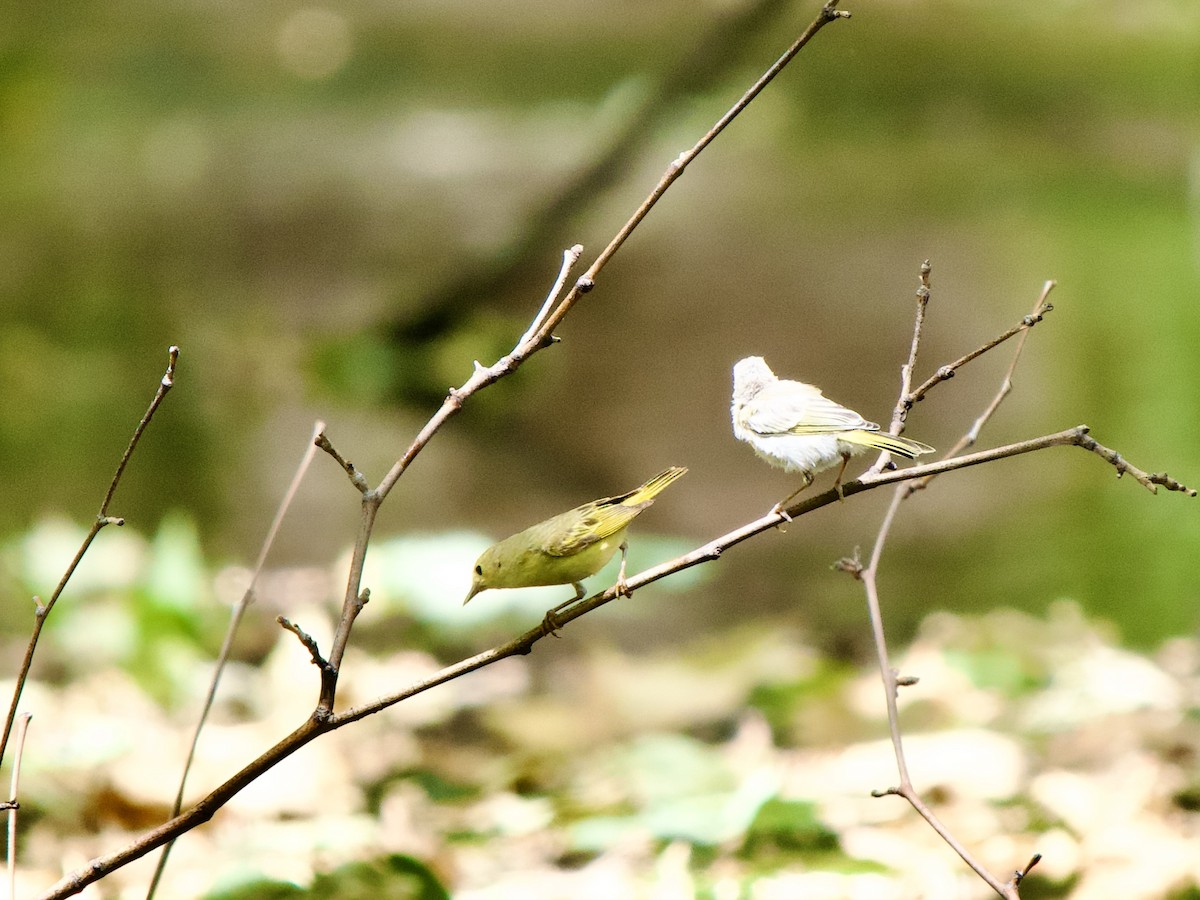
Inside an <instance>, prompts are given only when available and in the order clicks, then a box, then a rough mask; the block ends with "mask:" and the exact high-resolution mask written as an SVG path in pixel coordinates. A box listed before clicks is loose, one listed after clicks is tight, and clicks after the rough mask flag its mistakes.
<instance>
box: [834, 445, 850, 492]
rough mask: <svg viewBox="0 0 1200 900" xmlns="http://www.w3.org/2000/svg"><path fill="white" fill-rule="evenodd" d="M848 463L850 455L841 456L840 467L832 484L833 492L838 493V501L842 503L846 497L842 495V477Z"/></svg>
mask: <svg viewBox="0 0 1200 900" xmlns="http://www.w3.org/2000/svg"><path fill="white" fill-rule="evenodd" d="M849 462H850V454H849V453H843V454H842V467H841V468H840V469H838V474H837V479H836V480H835V481H834V482H833V487H834V490H836V491H837V492H838V501H839V502H841V503H844V502H845V501H846V495H845V494H843V493H842V476H843V475H845V474H846V464H847V463H849Z"/></svg>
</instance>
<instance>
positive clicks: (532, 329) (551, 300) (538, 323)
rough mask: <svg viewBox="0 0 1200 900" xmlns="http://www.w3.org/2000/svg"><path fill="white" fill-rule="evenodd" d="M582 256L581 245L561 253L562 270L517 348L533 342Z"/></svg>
mask: <svg viewBox="0 0 1200 900" xmlns="http://www.w3.org/2000/svg"><path fill="white" fill-rule="evenodd" d="M582 255H583V244H576V245H575V246H574V247H571V248H570V249H569V250H564V251H563V262H562V268H561V269H559V271H558V278H557V279H556V280H555V282H554V285H553V286H552V287H551V288H550V293H548V294H547V295H546V300H545V302H544V303H543V304H542V308H541V309H539V310H538V314H537V315H536V316H534V317H533V321H532V322H530V323H529V327H528V328H527V329H526V330H525V333H524V334H523V335H521V339H520V340H519V341H517V346H520V345H522V344H527V343H529V342H530V341H532V340H533V336H534V335H535V334H537V333H538V331H540V330H541V327H542V325H543V324H544V323H545V321H546V318H547V317H548V316H549V315H550V311H551V310H552V309H554V305H555V304H556V303H557V302H558V295H559V294H561V293H562V290H563V288H564V287H566V284H567V276H568V275H570V274H571V269H573V268H574V267H575V263H577V262H579V257H580V256H582Z"/></svg>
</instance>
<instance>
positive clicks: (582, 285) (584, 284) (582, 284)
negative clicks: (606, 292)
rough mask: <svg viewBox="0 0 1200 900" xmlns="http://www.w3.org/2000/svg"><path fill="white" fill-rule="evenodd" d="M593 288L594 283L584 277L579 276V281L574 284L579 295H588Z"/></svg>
mask: <svg viewBox="0 0 1200 900" xmlns="http://www.w3.org/2000/svg"><path fill="white" fill-rule="evenodd" d="M595 286H596V282H594V281H593V280H592V279H590V278H588V277H587V276H586V275H580V276H579V280H578V281H576V282H575V288H576V290H578V291H579V293H581V294H586V293H588V292H589V291H590V290H591V289H592V288H594V287H595Z"/></svg>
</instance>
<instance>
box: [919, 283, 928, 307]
mask: <svg viewBox="0 0 1200 900" xmlns="http://www.w3.org/2000/svg"><path fill="white" fill-rule="evenodd" d="M929 296H930V293H929V288H927V287H925V285H921V286H920V287H919V288H917V299H918V300H920V301H921V302H922V303H928V302H929Z"/></svg>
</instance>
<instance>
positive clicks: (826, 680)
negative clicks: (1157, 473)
mask: <svg viewBox="0 0 1200 900" xmlns="http://www.w3.org/2000/svg"><path fill="white" fill-rule="evenodd" d="M312 615H314V616H315V615H316V612H315V611H312ZM266 633H269V632H264V634H266ZM582 636H583V632H580V631H575V632H573V631H572V630H571V629H568V630H567V631H566V632H565V633H564V635H563V638H562V644H558V643H556V644H555V645H554V650H553V651H552V652H551V653H550V654H549V655H546V656H542V657H539V651H540V650H541V647H539V648H538V651H535V653H534V655H533V657H531V658H530V659H522V660H508V661H505V662H504V663H502V664H500V665H497V666H495V667H492V668H489V669H485V670H482V671H479V672H476V673H474V674H472V675H469V676H467V677H466V678H462V679H459V680H458V681H455V682H452V683H451V684H449V685H447V686H445V687H443V688H440V689H436V690H434V691H431V692H429V693H428V694H425V695H421V696H419V697H417V698H415V699H414V700H412V701H409V702H408V703H406V704H402V705H401V706H400V707H397V708H394V709H392V710H390V711H388V712H385V713H383V714H381V715H376V716H374V717H372V718H370V719H367V720H364V721H362V722H360V723H358V724H356V725H354V726H351V727H348V728H345V729H343V730H341V731H339V732H337V733H335V734H333V735H330V736H327V737H326V738H323V739H320V740H318V741H316V742H315V743H314V744H312V745H310V746H309V747H307V748H305V749H304V750H303V751H301V752H300V753H299V754H298V755H297V756H295V757H293V758H291V759H289V760H287V761H286V762H284V763H283V764H282V765H280V766H279V767H278V768H277V769H275V770H274V771H273V772H271V773H270V774H269V775H268V776H267V777H265V778H263V779H261V780H260V781H259V782H257V783H255V784H253V785H252V786H251V787H250V788H248V789H247V790H246V791H244V792H243V793H242V794H241V795H239V797H238V798H236V799H235V801H234V802H233V803H231V804H230V805H229V806H228V807H227V808H226V809H224V810H222V811H221V812H219V813H218V814H217V816H216V818H215V819H214V820H213V821H212V822H211V823H210V824H208V825H206V826H204V827H202V828H200V829H199V830H197V831H194V832H192V833H190V834H188V835H186V836H185V837H184V838H182V839H181V840H180V841H179V843H178V844H177V846H176V847H175V849H174V851H173V854H172V857H171V861H170V865H169V867H168V868H167V871H166V876H165V879H164V882H163V886H162V888H161V889H160V893H159V896H160V897H198V896H208V897H223V898H235V897H236V898H243V897H244V898H250V897H254V898H262V897H290V896H320V897H373V896H387V897H422V898H435V897H438V896H445V895H447V894H451V895H453V896H454V897H456V898H462V900H491V898H509V897H526V898H575V900H580V898H583V900H586V898H593V897H595V898H601V897H604V898H613V897H631V898H636V897H646V898H667V900H670V898H690V897H711V898H714V900H724V898H729V900H733V898H743V897H745V898H763V900H766V898H777V897H778V898H782V897H804V898H897V900H900V898H904V900H911V898H940V900H948V898H975V897H986V896H989V891H988V890H987V889H986V887H985V886H984V885H983V884H982V882H980V881H979V880H978V879H977V878H975V876H973V875H972V874H971V873H970V872H969V871H968V870H967V869H966V867H965V866H964V865H963V864H962V863H961V861H959V860H958V858H957V857H956V856H955V855H954V854H953V853H952V852H951V851H950V849H949V848H948V847H947V846H946V845H945V844H943V843H942V842H941V841H940V840H939V839H938V838H937V836H936V835H935V834H934V833H933V832H932V830H931V829H930V828H929V827H928V826H927V825H925V823H924V822H923V821H922V820H921V819H920V818H919V817H918V816H917V815H916V813H915V812H914V811H913V810H912V809H911V808H910V807H909V806H908V805H907V804H906V803H905V802H904V801H902V800H901V799H899V798H896V797H891V796H889V797H882V798H873V797H872V796H871V791H872V790H878V789H885V788H887V787H889V786H890V785H893V784H895V783H896V781H897V778H896V769H895V763H894V758H893V755H892V749H891V746H890V743H889V741H888V740H887V736H886V719H885V714H884V704H883V697H882V694H881V688H880V682H879V677H878V674H877V672H875V671H873V670H872V669H871V668H870V667H869V666H853V665H848V664H845V663H842V662H837V661H834V660H830V659H828V658H826V657H824V656H823V655H822V653H821V651H820V650H819V649H818V648H815V647H812V646H809V645H807V644H806V642H805V641H804V639H803V637H802V636H800V635H797V634H791V633H788V632H787V631H786V630H781V629H779V628H768V627H766V626H761V627H760V626H755V625H753V624H747V625H746V626H745V627H744V628H742V629H740V630H739V631H738V632H736V633H731V634H724V635H720V636H716V637H708V638H705V639H703V640H698V641H696V642H694V643H693V644H691V645H689V646H687V647H684V648H682V649H681V648H678V647H676V648H674V649H672V650H671V651H670V652H666V651H664V652H661V653H658V654H654V653H650V654H646V653H642V654H638V655H634V654H631V653H628V652H625V651H623V650H622V649H621V648H620V647H618V646H615V645H614V642H612V641H606V642H605V643H604V645H602V646H601V645H597V644H596V643H594V642H591V641H586V640H583V639H582ZM567 645H571V646H570V652H557V651H558V650H559V648H562V647H564V646H567ZM177 656H178V658H179V667H178V669H177V671H175V672H174V673H173V675H172V676H171V677H173V678H175V679H177V680H178V681H179V682H180V683H183V684H187V685H189V686H190V687H189V688H188V690H187V692H188V693H191V694H194V696H195V697H197V698H198V697H201V696H202V695H203V691H204V684H205V679H206V678H207V677H208V676H209V673H210V670H211V664H210V663H208V662H206V661H204V660H201V659H199V658H198V657H197V656H196V655H194V654H192V653H189V652H184V651H183V650H180V652H179V653H178V654H177ZM895 662H896V663H897V665H898V666H899V668H900V670H901V671H902V672H903V673H904V674H906V675H914V676H918V677H919V678H920V681H919V683H918V684H916V685H915V686H913V687H909V688H906V689H904V690H903V692H902V695H901V711H902V720H903V723H904V728H905V736H906V742H905V745H906V750H907V754H908V759H909V765H910V768H911V771H912V776H913V781H914V783H915V785H916V786H917V788H918V790H919V791H920V792H922V794H923V796H924V797H925V798H926V799H927V800H928V801H929V802H930V803H931V805H933V806H934V808H935V809H936V811H937V814H938V815H939V816H941V817H942V819H943V820H944V822H945V823H946V824H947V825H948V827H949V828H950V830H951V831H952V832H953V833H954V834H955V835H956V836H957V837H958V838H959V839H960V840H961V841H962V842H963V843H964V844H965V845H966V846H968V847H969V848H970V849H971V850H972V851H973V852H975V853H976V854H977V855H978V856H979V857H980V858H981V859H982V860H983V862H984V863H985V864H986V865H987V866H989V867H990V869H991V870H992V871H993V872H994V873H997V874H999V875H1001V876H1002V877H1003V878H1007V877H1008V875H1009V874H1011V871H1012V870H1014V869H1016V868H1019V867H1022V866H1024V865H1025V864H1026V862H1027V861H1028V860H1029V858H1030V857H1031V855H1032V854H1034V853H1035V852H1040V853H1042V854H1043V859H1042V862H1041V863H1040V864H1039V865H1038V866H1037V867H1036V868H1035V869H1034V871H1033V874H1032V875H1031V876H1030V877H1029V879H1028V880H1027V881H1026V882H1025V885H1024V888H1023V891H1022V897H1026V898H1028V897H1070V898H1078V900H1082V898H1109V897H1112V898H1117V897H1121V898H1135V897H1145V898H1151V897H1154V898H1160V897H1174V898H1194V897H1197V896H1200V715H1198V712H1200V642H1197V641H1196V640H1195V639H1194V638H1177V639H1172V640H1169V641H1167V642H1165V643H1164V644H1163V645H1162V646H1161V647H1160V648H1159V649H1158V651H1157V652H1155V653H1152V654H1149V655H1141V654H1137V653H1134V652H1131V651H1128V650H1125V649H1122V648H1121V647H1120V646H1118V645H1116V644H1115V643H1114V642H1113V641H1112V640H1111V639H1110V637H1109V636H1108V635H1107V633H1106V630H1105V628H1103V627H1102V626H1098V625H1097V624H1095V623H1093V622H1089V621H1087V620H1086V619H1085V618H1084V617H1083V616H1082V615H1081V614H1080V613H1079V611H1078V609H1077V608H1076V607H1075V606H1073V605H1072V604H1070V603H1066V602H1063V603H1060V604H1058V605H1056V606H1055V607H1053V608H1052V609H1051V611H1050V613H1049V614H1048V615H1047V616H1046V617H1044V618H1038V617H1033V616H1029V615H1026V614H1023V613H1016V612H1011V611H1003V610H1001V611H996V612H993V613H990V614H987V615H983V616H980V617H976V618H962V617H957V616H952V615H949V614H945V613H934V614H932V615H930V616H929V617H928V618H926V620H925V621H924V623H923V625H922V627H921V629H920V632H919V635H918V637H917V639H916V640H915V641H914V642H913V643H912V644H911V645H910V646H908V647H907V648H904V649H903V650H902V651H900V652H898V653H896V658H895ZM442 664H444V663H443V662H440V661H439V660H438V659H436V658H435V656H434V655H433V654H432V653H430V652H412V651H408V652H388V653H379V654H375V653H367V652H366V651H362V650H359V651H356V652H352V653H351V654H350V655H348V656H347V664H346V667H345V669H344V672H345V673H346V674H345V675H344V677H343V682H342V685H343V691H344V693H345V694H346V696H345V697H344V700H343V702H344V703H346V704H352V703H355V702H360V701H363V700H366V699H369V698H371V697H374V696H376V695H378V694H381V693H383V692H385V691H390V690H395V689H397V688H400V687H403V686H404V685H406V684H408V683H410V682H412V681H413V680H415V679H417V678H419V677H422V676H424V675H426V674H429V673H431V672H433V671H434V670H436V669H437V668H439V667H440V665H442ZM127 669H128V667H121V666H117V665H100V666H96V667H94V668H92V669H91V670H90V671H87V672H86V673H84V674H77V675H76V676H74V677H71V678H70V679H69V680H62V681H59V680H58V679H56V678H55V677H54V673H47V676H48V677H43V678H42V679H41V680H39V681H38V682H36V683H34V684H32V685H31V686H30V688H29V689H28V691H27V693H26V700H25V702H24V704H23V707H24V708H28V709H30V710H31V711H33V712H34V721H33V726H32V730H31V733H30V740H29V745H28V747H27V750H26V758H25V771H24V781H23V787H22V796H21V801H22V813H21V837H20V842H19V858H20V863H21V865H20V869H19V877H18V883H19V895H20V896H31V895H33V894H35V893H36V892H37V891H38V890H39V889H44V888H45V887H46V886H47V885H49V884H50V883H52V882H53V881H54V880H56V879H57V878H58V877H59V876H60V875H61V874H62V867H64V866H65V867H67V868H71V867H75V866H79V865H81V864H83V863H84V862H86V861H87V860H88V859H90V858H92V857H93V856H96V855H99V854H102V853H105V852H109V851H112V850H114V849H116V848H118V847H119V846H121V845H122V844H123V843H124V842H126V841H127V840H129V839H130V837H131V836H134V835H136V834H138V833H140V832H142V831H144V830H146V829H149V828H151V827H153V826H154V825H156V824H158V823H159V822H161V821H162V820H163V819H164V818H165V816H166V813H167V810H168V806H169V802H170V798H171V797H172V796H173V794H174V791H175V785H176V783H177V779H178V775H179V771H180V766H181V760H182V759H183V758H184V755H185V753H186V746H187V741H188V739H189V734H190V728H191V725H190V724H189V718H188V717H189V715H192V716H193V718H194V713H195V704H182V705H181V706H180V707H179V708H178V709H176V710H175V711H173V712H170V713H168V712H164V711H163V705H162V704H161V703H160V702H157V701H156V700H155V699H152V696H151V695H152V693H153V690H152V689H148V688H147V686H146V684H145V683H144V679H139V677H138V676H137V675H136V673H135V674H130V672H129V671H128V670H127ZM63 671H65V669H64V670H63ZM58 674H60V675H61V674H63V673H62V671H60V672H59V673H58ZM315 691H316V675H315V670H313V669H312V667H311V664H310V663H309V662H308V659H307V656H306V654H305V653H304V652H303V650H302V649H301V648H300V646H299V644H298V643H297V642H296V640H295V639H294V638H293V636H292V635H290V634H287V633H285V632H282V631H280V632H279V636H278V638H277V641H276V642H275V643H274V645H273V646H271V647H269V648H268V649H267V650H266V652H265V653H264V654H263V656H262V659H261V663H260V664H259V665H257V666H251V665H247V664H237V665H235V666H233V667H232V669H231V670H230V671H229V672H228V673H227V675H226V678H225V681H224V683H223V686H222V693H221V699H220V701H219V704H218V707H217V709H216V710H215V712H214V718H213V722H212V724H211V725H210V726H209V727H208V728H207V729H206V731H205V733H204V735H203V737H202V739H201V742H200V748H199V753H198V763H197V766H196V769H195V770H194V772H193V773H192V776H191V780H190V782H189V784H190V791H189V796H192V797H197V796H199V794H200V793H201V792H203V791H205V790H206V789H207V788H210V787H212V786H214V785H216V784H218V783H220V782H221V781H222V780H224V779H225V778H227V777H228V776H229V775H231V774H232V773H233V772H235V771H236V770H237V769H238V768H239V767H240V766H241V765H242V764H244V763H245V762H247V761H249V760H250V759H252V758H253V757H254V756H256V755H257V754H259V753H261V752H262V751H263V750H265V749H266V748H267V747H268V746H270V745H271V744H272V743H273V742H274V741H276V740H278V739H279V738H281V737H282V736H283V735H285V734H286V733H287V732H288V731H290V730H291V729H292V728H293V727H294V726H295V725H296V724H298V723H299V722H300V721H302V719H303V718H304V717H305V716H306V715H307V713H308V711H309V709H310V708H311V705H312V702H313V698H314V697H315ZM197 702H198V701H197ZM184 707H186V708H184ZM151 868H152V861H149V860H143V861H140V862H139V863H138V864H135V865H133V866H130V867H128V868H126V869H124V870H122V871H120V872H118V873H116V874H115V875H113V876H112V877H110V878H108V879H107V880H105V881H103V882H101V884H100V885H99V886H98V889H97V890H96V892H95V893H93V894H90V895H89V896H97V897H134V896H139V897H140V896H144V892H145V886H146V883H147V881H148V877H149V872H150V870H151Z"/></svg>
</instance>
